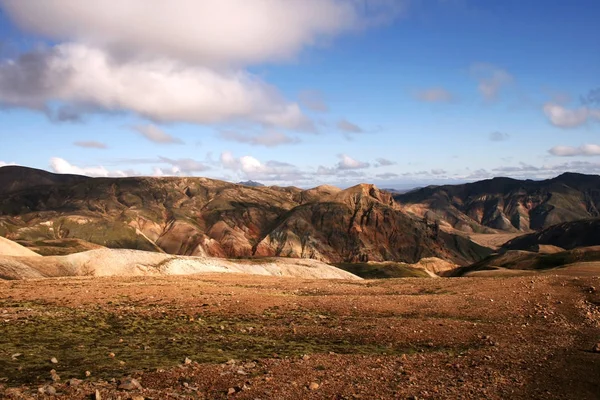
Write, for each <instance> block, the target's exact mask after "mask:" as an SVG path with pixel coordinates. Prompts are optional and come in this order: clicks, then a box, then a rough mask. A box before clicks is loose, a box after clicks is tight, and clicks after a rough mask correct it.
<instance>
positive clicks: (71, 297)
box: [0, 275, 600, 400]
mask: <svg viewBox="0 0 600 400" xmlns="http://www.w3.org/2000/svg"><path fill="white" fill-rule="evenodd" d="M598 290H600V279H599V278H598V277H573V276H549V275H545V276H535V277H531V276H527V277H503V278H448V279H419V278H414V279H413V278H410V279H392V280H380V281H323V280H320V281H318V280H299V279H285V278H274V277H260V276H242V275H202V276H192V277H135V278H123V277H121V278H59V279H45V280H32V281H0V398H9V399H30V398H61V399H63V398H64V399H93V398H96V395H98V398H101V399H123V400H125V399H136V400H139V399H143V398H144V399H226V398H231V399H263V400H264V399H300V398H307V399H481V398H486V399H507V398H510V399H531V398H538V399H598V398H600V353H597V352H595V351H594V347H595V346H596V344H597V343H598V342H600V294H599V292H598ZM597 350H599V351H600V349H597ZM53 358H54V359H53ZM54 361H56V363H55V362H54ZM53 371H54V372H53ZM86 371H88V372H89V373H88V374H86ZM86 375H89V376H86ZM72 378H76V380H71V379H72ZM40 391H44V392H45V394H42V393H41V392H40ZM54 392H56V394H55V395H51V394H49V393H54Z"/></svg>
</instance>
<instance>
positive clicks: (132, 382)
mask: <svg viewBox="0 0 600 400" xmlns="http://www.w3.org/2000/svg"><path fill="white" fill-rule="evenodd" d="M118 388H119V389H122V390H140V389H142V385H141V384H140V383H139V382H138V381H137V379H133V378H126V379H123V380H121V381H120V383H119V386H118Z"/></svg>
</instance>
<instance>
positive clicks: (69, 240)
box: [0, 166, 600, 266]
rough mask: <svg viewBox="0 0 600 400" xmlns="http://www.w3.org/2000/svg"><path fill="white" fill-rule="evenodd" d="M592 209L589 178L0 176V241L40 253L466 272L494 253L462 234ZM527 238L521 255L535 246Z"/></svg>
mask: <svg viewBox="0 0 600 400" xmlns="http://www.w3.org/2000/svg"><path fill="white" fill-rule="evenodd" d="M599 207H600V177H598V176H594V175H581V174H563V175H561V176H559V177H557V178H554V179H549V180H545V181H531V180H525V181H520V180H515V179H509V178H494V179H490V180H485V181H480V182H475V183H469V184H464V185H454V186H450V185H448V186H430V187H426V188H421V189H417V190H413V191H411V192H408V193H404V194H392V193H389V192H387V191H384V190H379V189H378V188H377V187H375V186H374V185H368V184H361V185H357V186H354V187H351V188H348V189H345V190H342V189H339V188H337V187H333V186H319V187H316V188H312V189H307V190H304V189H300V188H296V187H277V186H270V187H267V186H255V185H248V183H247V182H245V183H241V184H233V183H228V182H224V181H219V180H212V179H207V178H184V177H161V178H150V177H131V178H90V177H84V176H77V175H57V174H52V173H49V172H46V171H41V170H36V169H30V168H24V167H15V166H8V167H2V168H0V236H3V237H6V238H8V239H10V240H14V241H16V242H18V243H20V244H22V245H24V246H26V247H29V248H31V249H32V250H35V251H36V252H37V253H39V254H43V255H68V254H70V253H75V252H79V251H85V250H92V249H95V248H99V247H109V248H115V249H134V250H146V251H152V252H158V253H168V254H172V255H184V256H205V257H220V258H260V257H292V258H311V259H315V260H318V261H323V262H327V263H358V262H361V263H365V262H388V261H389V262H400V263H408V264H416V263H418V262H419V261H420V260H421V259H425V258H428V257H436V258H439V259H442V260H446V261H448V262H451V263H453V264H455V265H459V266H467V265H471V264H473V263H476V262H480V261H482V260H484V259H486V257H488V256H490V255H491V254H492V253H493V251H494V250H493V249H491V248H489V247H487V246H485V245H481V244H478V243H476V242H474V241H473V240H471V238H470V237H469V235H470V234H472V233H477V232H480V233H498V232H504V233H506V232H514V233H531V235H533V236H535V235H536V233H535V232H537V231H538V230H543V229H545V228H548V227H550V226H553V225H555V224H557V223H565V222H572V221H578V220H582V219H586V218H594V217H598V215H599V214H598V209H599ZM592 221H595V220H593V219H592ZM593 224H595V222H594V223H593ZM594 226H596V225H594ZM556 229H559V230H560V228H556ZM564 229H565V228H563V231H564ZM588 229H589V228H588ZM532 232H533V233H532ZM546 236H547V235H546ZM554 236H560V233H557V234H554ZM515 240H517V241H518V240H526V239H515ZM527 240H528V241H527V246H529V247H531V246H533V245H535V243H537V242H539V240H537V239H535V238H534V239H527ZM598 244H600V243H598ZM583 245H586V246H589V245H590V244H588V243H587V242H585V243H584V244H583ZM558 246H559V247H562V248H568V246H563V245H558ZM506 249H507V250H510V249H509V248H506Z"/></svg>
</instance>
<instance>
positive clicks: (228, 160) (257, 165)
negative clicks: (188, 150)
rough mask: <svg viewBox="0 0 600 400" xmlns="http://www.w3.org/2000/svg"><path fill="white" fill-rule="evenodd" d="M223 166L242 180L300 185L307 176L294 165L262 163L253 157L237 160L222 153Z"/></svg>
mask: <svg viewBox="0 0 600 400" xmlns="http://www.w3.org/2000/svg"><path fill="white" fill-rule="evenodd" d="M220 160H221V165H222V166H223V168H225V169H229V170H232V171H235V172H237V173H238V175H239V177H240V178H242V179H250V180H256V181H264V182H282V183H285V184H288V185H289V184H290V183H298V182H301V181H304V180H306V177H305V175H304V174H303V173H302V172H301V171H299V170H298V169H297V168H296V167H295V166H294V165H291V164H289V163H284V162H279V161H267V162H266V163H262V162H261V161H259V160H258V159H256V158H254V157H252V156H243V157H239V158H236V157H235V156H234V155H233V154H232V153H231V152H229V151H226V152H223V153H221V157H220Z"/></svg>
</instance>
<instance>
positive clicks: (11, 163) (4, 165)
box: [0, 161, 17, 167]
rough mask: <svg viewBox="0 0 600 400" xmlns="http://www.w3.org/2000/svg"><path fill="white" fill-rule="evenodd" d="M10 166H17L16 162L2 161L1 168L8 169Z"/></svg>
mask: <svg viewBox="0 0 600 400" xmlns="http://www.w3.org/2000/svg"><path fill="white" fill-rule="evenodd" d="M9 165H17V164H15V163H14V162H6V161H0V167H8V166H9Z"/></svg>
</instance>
